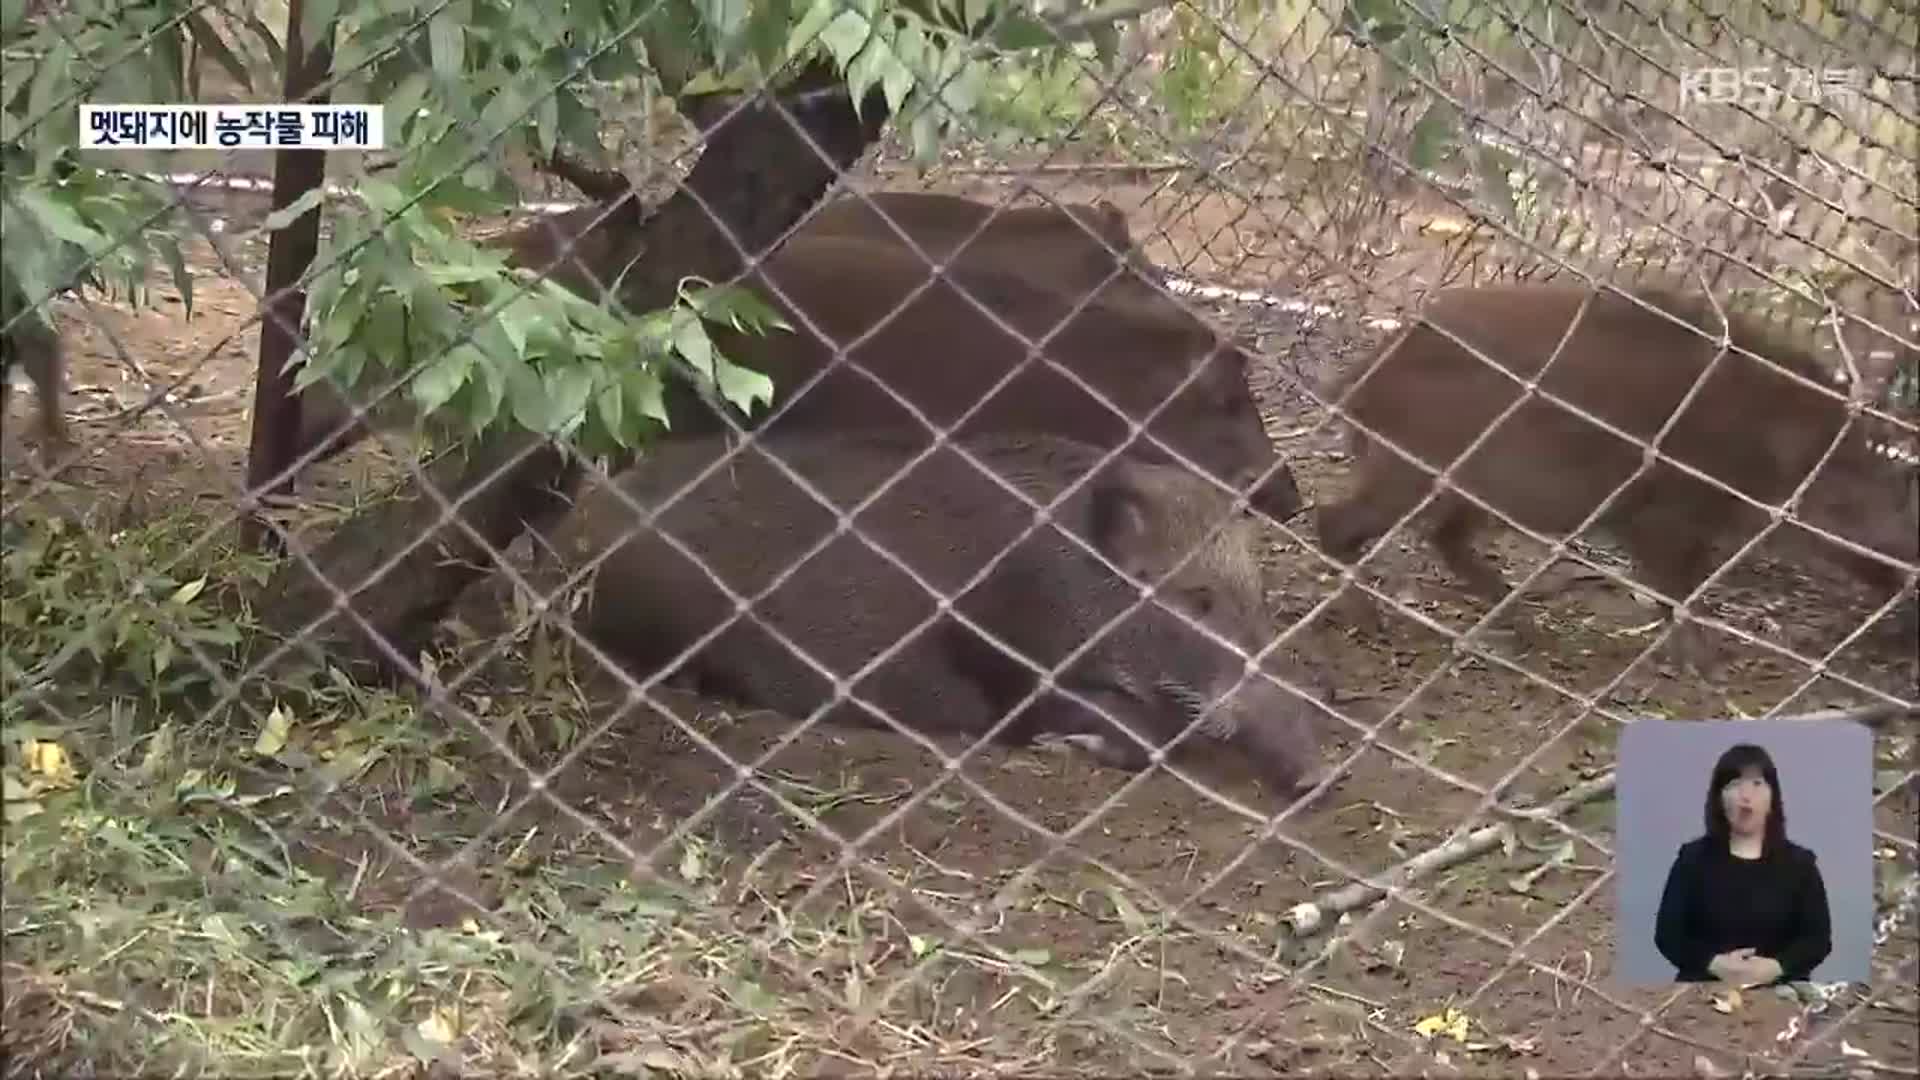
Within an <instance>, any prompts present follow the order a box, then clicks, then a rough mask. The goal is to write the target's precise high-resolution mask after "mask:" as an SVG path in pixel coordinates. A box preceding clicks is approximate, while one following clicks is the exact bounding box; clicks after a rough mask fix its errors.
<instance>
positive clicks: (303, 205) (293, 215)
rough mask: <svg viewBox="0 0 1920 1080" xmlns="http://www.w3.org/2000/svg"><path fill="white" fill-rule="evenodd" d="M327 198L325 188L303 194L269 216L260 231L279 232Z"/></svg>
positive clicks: (262, 223) (314, 189)
mask: <svg viewBox="0 0 1920 1080" xmlns="http://www.w3.org/2000/svg"><path fill="white" fill-rule="evenodd" d="M326 197H327V189H326V188H325V187H317V188H313V189H312V190H310V191H306V192H302V193H301V195H300V197H299V198H297V199H295V200H293V201H292V202H290V203H288V204H287V205H285V206H283V207H281V208H280V209H278V210H275V211H274V212H273V213H271V214H268V215H267V219H266V220H265V221H263V222H261V223H260V231H261V232H263V233H274V232H279V231H280V230H281V229H284V228H286V227H287V226H289V225H291V224H293V223H294V221H295V220H296V219H298V218H299V217H300V216H301V215H303V214H305V213H306V212H307V211H309V210H312V209H313V208H314V207H316V206H319V205H320V203H321V201H322V200H324V199H325V198H326Z"/></svg>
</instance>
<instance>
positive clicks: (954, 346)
mask: <svg viewBox="0 0 1920 1080" xmlns="http://www.w3.org/2000/svg"><path fill="white" fill-rule="evenodd" d="M575 213H578V211H575ZM536 224H537V223H536ZM532 228H534V227H531V226H530V227H529V230H531V229H532ZM529 230H521V232H520V233H516V234H515V235H520V236H522V240H520V241H518V242H517V246H516V247H515V251H516V256H515V259H516V261H517V262H519V263H520V264H521V265H529V266H540V265H547V264H550V263H553V262H554V257H553V256H552V255H550V254H548V255H542V254H539V253H537V252H534V251H533V248H534V247H536V246H537V245H538V243H541V242H548V243H550V242H552V239H551V236H552V235H553V234H547V233H542V232H533V231H529ZM556 233H558V230H556ZM930 280H931V282H932V284H931V285H930V286H929V287H927V288H926V289H925V291H923V292H919V293H918V295H916V290H918V289H920V287H921V286H922V285H926V284H927V283H928V282H929V281H930ZM569 284H570V285H572V284H574V283H573V282H572V281H571V279H570V280H569ZM748 284H750V285H751V286H753V287H754V288H755V289H756V290H757V291H759V292H760V294H761V295H762V296H764V297H766V298H767V299H768V300H769V301H770V302H772V303H773V304H774V306H775V307H776V308H778V309H779V310H780V311H781V313H782V314H783V315H784V316H785V317H786V318H787V320H788V321H789V322H790V323H792V324H793V326H794V331H795V332H794V333H791V334H782V333H774V334H770V335H767V336H760V335H754V334H742V333H734V332H730V331H725V330H718V331H716V333H715V339H716V341H717V343H718V344H719V346H720V347H721V349H722V350H723V351H724V352H725V353H726V354H727V355H728V356H729V357H730V358H731V359H733V360H734V361H735V362H737V363H740V364H743V365H745V366H746V367H748V368H751V369H753V370H755V371H759V372H761V373H763V374H765V375H767V376H768V377H769V378H770V379H772V381H773V384H774V387H775V393H774V406H773V414H772V415H777V417H778V418H777V419H776V420H775V421H774V423H775V424H777V425H779V428H780V430H792V429H795V428H825V429H829V430H851V429H860V428H887V429H901V428H905V429H908V430H912V431H914V432H916V433H925V434H926V435H927V437H928V438H929V439H931V437H932V436H931V433H930V432H928V431H927V429H926V427H925V426H924V425H923V424H921V423H920V422H919V421H918V420H916V419H915V418H914V417H913V415H912V413H910V412H908V411H907V410H905V409H904V408H902V407H901V406H900V405H899V404H898V403H897V402H895V401H894V400H893V399H892V398H891V397H890V396H889V395H888V394H887V393H886V392H885V391H883V390H881V389H880V388H879V387H878V386H876V385H875V384H874V382H873V381H872V380H870V379H867V378H865V377H864V376H862V375H860V374H859V373H857V372H856V371H854V370H852V369H850V368H847V367H846V366H844V365H842V366H840V367H838V368H836V369H835V370H833V371H831V372H828V373H827V374H826V375H825V377H823V378H820V379H818V380H817V382H810V380H813V379H814V377H815V376H816V375H819V374H820V373H821V372H822V371H823V370H824V369H826V367H827V365H828V364H829V363H830V362H831V361H832V359H833V355H834V348H833V346H834V345H836V344H837V345H848V344H853V345H854V348H853V349H852V350H851V354H850V355H851V358H852V359H853V360H855V361H856V362H858V363H860V364H861V365H863V366H865V367H867V368H868V370H870V371H871V372H872V373H873V374H874V376H876V377H877V378H879V379H880V380H882V381H883V382H884V383H885V384H886V385H887V386H888V387H890V388H891V389H893V390H894V391H896V392H898V393H899V394H901V395H902V396H904V397H905V398H906V399H907V400H909V401H911V402H913V403H914V405H915V406H916V407H917V408H919V409H921V410H922V411H923V412H924V413H925V414H926V415H927V418H928V419H929V420H931V421H933V422H934V423H937V424H940V425H941V426H943V427H944V426H947V425H949V424H951V423H953V422H954V421H955V420H957V419H958V418H959V416H960V414H961V413H962V412H964V411H966V409H968V408H969V407H971V406H972V405H974V404H975V403H977V402H979V401H980V400H981V399H982V398H983V397H985V396H986V395H987V393H988V391H989V390H991V389H992V387H993V386H994V384H995V383H996V381H997V380H999V379H1001V378H1003V377H1004V376H1006V374H1007V373H1008V372H1010V371H1012V370H1013V368H1014V367H1015V366H1017V365H1019V364H1021V363H1022V362H1023V361H1025V360H1026V359H1027V357H1028V349H1027V347H1026V345H1025V344H1023V343H1022V341H1021V340H1020V338H1019V337H1017V336H1015V335H1014V334H1012V333H1009V332H1008V331H1007V330H1006V329H1003V328H1002V327H1001V326H1000V325H999V324H998V323H997V322H996V319H998V320H1001V321H1004V322H1005V323H1007V324H1008V325H1010V326H1011V327H1013V329H1014V330H1016V331H1018V332H1019V333H1020V334H1022V335H1025V336H1027V337H1029V338H1032V339H1035V340H1038V339H1040V338H1042V337H1045V336H1046V335H1049V334H1052V335H1053V336H1052V337H1051V339H1050V340H1048V341H1047V343H1046V352H1047V355H1049V356H1050V357H1052V358H1054V359H1055V360H1056V361H1057V362H1059V363H1060V364H1061V365H1062V366H1064V367H1065V368H1067V369H1068V370H1071V371H1073V372H1074V373H1075V374H1076V375H1078V376H1079V377H1080V378H1082V379H1084V380H1085V381H1086V382H1087V383H1088V384H1089V385H1091V386H1093V387H1094V388H1096V389H1097V390H1099V391H1100V392H1101V393H1102V394H1103V395H1105V396H1107V397H1108V398H1109V399H1110V400H1112V401H1113V402H1114V403H1115V404H1116V405H1118V406H1120V408H1121V409H1123V410H1124V411H1125V413H1126V414H1127V415H1128V416H1131V417H1134V418H1136V419H1140V418H1144V417H1145V416H1146V415H1147V414H1148V413H1149V411H1151V410H1152V409H1154V408H1155V407H1156V406H1159V405H1160V404H1161V403H1162V402H1165V401H1167V400H1168V398H1169V397H1173V400H1172V401H1171V403H1170V404H1168V405H1167V407H1166V408H1165V409H1163V410H1161V412H1160V413H1159V414H1158V415H1157V416H1156V417H1155V418H1154V420H1153V422H1152V423H1151V424H1149V425H1148V430H1149V431H1151V432H1152V433H1153V434H1154V435H1155V436H1156V437H1159V438H1161V439H1164V440H1165V441H1166V442H1167V444H1168V445H1169V446H1171V447H1172V448H1174V449H1175V450H1176V451H1177V452H1179V453H1180V454H1182V455H1184V456H1185V457H1187V458H1188V459H1189V460H1190V461H1192V462H1194V463H1195V464H1197V465H1199V466H1201V467H1202V468H1204V469H1205V470H1207V471H1208V472H1209V473H1210V474H1212V475H1213V476H1214V477H1216V478H1218V479H1219V480H1221V481H1222V482H1223V483H1227V484H1230V485H1232V486H1234V487H1235V488H1236V489H1239V490H1243V491H1247V490H1248V489H1251V490H1250V491H1249V494H1248V502H1249V504H1250V505H1251V506H1252V507H1253V508H1254V509H1255V510H1257V511H1259V512H1261V513H1263V514H1266V515H1268V516H1270V517H1272V518H1274V519H1275V520H1280V521H1285V520H1287V519H1289V518H1291V517H1293V516H1294V515H1295V514H1297V513H1298V512H1299V511H1300V509H1301V508H1302V506H1303V500H1302V497H1301V495H1300V490H1299V487H1298V485H1297V484H1296V482H1295V480H1294V477H1293V474H1292V472H1291V471H1290V470H1289V469H1288V468H1287V466H1286V465H1285V464H1284V462H1282V461H1281V460H1280V459H1279V457H1278V455H1277V454H1276V453H1275V451H1274V447H1273V443H1272V441H1271V440H1270V439H1268V437H1267V434H1266V430H1265V428H1264V427H1263V426H1262V424H1261V421H1260V413H1259V408H1258V406H1257V405H1256V403H1255V401H1254V398H1253V392H1252V390H1251V389H1250V388H1249V386H1248V383H1247V377H1246V368H1247V364H1248V357H1247V354H1246V352H1245V351H1244V350H1243V349H1241V348H1240V347H1239V346H1238V345H1237V344H1235V343H1233V342H1231V341H1228V340H1223V339H1221V338H1219V337H1217V336H1216V335H1215V334H1214V332H1213V331H1212V330H1211V329H1210V328H1208V327H1207V326H1206V324H1204V323H1201V322H1199V321H1198V320H1195V319H1192V318H1191V317H1190V316H1189V317H1187V318H1185V319H1184V320H1178V319H1167V318H1163V317H1160V316H1158V315H1156V314H1154V313H1153V312H1151V311H1148V310H1144V309H1140V308H1137V307H1134V306H1131V305H1126V306H1121V305H1098V306H1089V307H1086V308H1082V309H1079V310H1078V311H1076V310H1075V308H1074V306H1073V305H1072V304H1071V303H1070V302H1068V301H1066V300H1064V299H1063V298H1061V297H1059V296H1057V295H1054V294H1050V293H1047V292H1044V291H1041V290H1036V289H1034V288H1032V287H1031V286H1030V285H1029V284H1027V283H1026V282H1025V281H1024V280H1022V279H1020V278H1018V277H1016V276H1013V275H1010V274H1008V273H1005V272H1001V271H996V270H993V269H991V268H987V267H968V268H950V269H949V270H948V271H946V272H945V273H944V274H942V275H939V276H938V277H937V278H936V277H935V275H934V272H933V270H932V268H930V267H929V266H928V265H927V264H926V262H925V261H924V260H922V259H920V258H919V257H918V256H916V255H914V254H913V253H912V252H910V251H907V250H906V249H904V248H899V247H893V248H888V247H880V246H875V245H873V244H871V243H868V242H866V241H864V240H860V239H853V238H846V237H814V238H811V239H801V238H793V239H790V240H789V241H788V242H787V243H786V244H785V245H783V246H782V248H781V250H780V251H779V252H778V253H777V254H776V255H774V256H773V257H772V258H770V259H768V260H766V261H765V262H764V263H762V264H761V266H760V269H759V272H758V273H757V274H755V275H753V276H752V277H750V278H749V279H748ZM962 290H964V295H963V292H962ZM968 297H972V301H970V300H969V299H968ZM982 306H984V307H985V308H986V309H988V310H990V311H991V312H992V313H993V314H992V316H989V315H987V314H985V313H983V311H982ZM802 313H804V317H803V316H802ZM809 324H811V325H812V326H814V327H818V328H819V330H820V331H821V333H823V334H825V335H826V338H827V341H822V340H821V339H820V338H819V337H818V336H816V335H815V334H814V333H813V332H812V330H810V329H809ZM1056 330H1058V333H1057V334H1056V333H1055V331H1056ZM869 331H872V333H871V336H868V335H869ZM856 343H857V344H856ZM1196 367H1200V369H1201V370H1200V373H1199V374H1198V375H1197V376H1195V377H1194V379H1193V380H1192V381H1191V382H1190V383H1189V384H1188V385H1187V386H1186V388H1185V389H1184V390H1183V391H1181V393H1180V394H1179V395H1178V396H1177V397H1175V396H1173V392H1174V390H1175V388H1176V387H1178V386H1179V385H1180V383H1181V381H1182V380H1183V379H1184V378H1186V376H1187V375H1188V373H1189V372H1191V371H1193V370H1194V369H1195V368H1196ZM789 399H792V400H791V403H790V404H789ZM304 406H305V407H304V410H303V412H304V416H303V425H302V426H303V428H304V433H303V436H302V443H301V445H302V447H303V448H305V447H311V446H316V445H321V444H323V443H326V442H327V441H328V435H329V433H331V432H333V431H334V430H336V429H339V428H340V427H341V425H342V423H343V420H344V417H345V413H346V404H345V402H344V400H343V399H342V398H341V396H340V395H339V394H338V393H337V392H335V391H334V390H333V389H332V387H331V386H329V385H327V384H324V383H316V384H314V386H313V387H312V388H311V389H310V390H309V392H308V394H307V400H306V401H305V402H304ZM667 409H668V415H669V416H670V417H671V418H672V427H671V429H670V431H669V432H668V434H669V435H670V436H685V435H699V434H706V433H711V432H713V431H716V430H719V429H720V427H721V426H722V424H723V421H722V420H721V418H720V417H719V416H718V415H716V414H715V413H713V412H712V411H711V410H710V409H709V408H708V407H707V406H706V405H705V403H704V402H702V401H701V400H700V399H699V398H698V397H696V396H695V395H693V394H692V393H691V392H690V390H689V389H688V388H687V387H686V386H685V385H684V384H683V383H681V382H680V381H679V380H669V384H668V397H667ZM769 415H770V414H769V413H768V412H767V411H766V410H759V411H757V412H756V413H755V415H754V416H752V417H746V418H740V419H742V420H743V422H745V423H746V424H747V425H749V426H754V425H758V424H760V423H761V422H763V421H764V420H765V419H766V418H767V416H769ZM376 422H377V421H376ZM961 430H962V432H963V433H964V432H978V431H1035V432H1042V433H1052V434H1057V435H1062V436H1067V437H1070V438H1075V439H1079V440H1081V441H1085V442H1091V443H1095V444H1098V445H1101V446H1107V447H1113V446H1119V445H1121V444H1122V443H1123V442H1125V440H1126V439H1127V435H1128V428H1127V422H1126V419H1125V418H1124V417H1123V416H1122V415H1121V414H1118V413H1115V412H1114V411H1113V410H1112V409H1109V408H1108V407H1107V406H1105V405H1103V404H1102V403H1101V402H1100V401H1099V400H1097V399H1096V398H1094V397H1092V396H1090V395H1089V394H1088V393H1087V392H1086V391H1085V390H1082V389H1081V388H1080V387H1078V386H1076V385H1075V384H1074V383H1073V382H1072V381H1071V380H1069V379H1067V378H1066V377H1065V376H1062V375H1061V374H1059V373H1058V372H1056V371H1054V370H1052V369H1050V368H1048V367H1046V366H1045V365H1043V364H1040V363H1038V362H1035V363H1032V364H1028V365H1027V367H1026V368H1025V370H1023V371H1022V372H1021V373H1020V374H1019V375H1017V376H1016V377H1015V379H1014V380H1013V381H1012V382H1011V383H1009V384H1008V385H1007V386H1006V387H1005V388H1004V389H1002V390H1001V391H1000V392H999V393H997V394H995V395H994V396H993V399H992V400H991V401H990V402H989V403H988V404H987V405H986V407H984V408H983V409H982V410H981V411H980V412H979V413H977V414H975V415H974V416H973V417H972V418H971V419H970V420H969V422H968V423H967V424H966V425H965V426H964V427H963V428H962V429H961ZM361 434H362V431H361V429H359V428H357V427H356V428H352V429H348V430H347V431H346V433H345V434H343V435H342V436H341V437H340V438H337V439H335V440H333V441H332V443H331V445H329V446H327V447H326V449H325V451H324V452H323V454H322V455H321V458H322V460H324V458H325V457H330V456H332V455H333V454H335V453H338V452H339V451H340V450H342V449H344V448H345V447H346V446H348V445H350V444H351V441H352V440H353V439H356V438H358V437H360V435H361ZM1129 452H1132V453H1137V454H1139V455H1141V456H1143V457H1145V458H1147V459H1149V460H1160V461H1165V460H1166V455H1165V454H1164V453H1162V452H1161V451H1160V450H1158V448H1156V447H1154V446H1153V445H1152V444H1151V443H1148V442H1147V441H1145V440H1144V439H1142V440H1136V441H1135V442H1133V443H1132V444H1131V447H1130V451H1129ZM1263 477H1264V479H1262V478H1263Z"/></svg>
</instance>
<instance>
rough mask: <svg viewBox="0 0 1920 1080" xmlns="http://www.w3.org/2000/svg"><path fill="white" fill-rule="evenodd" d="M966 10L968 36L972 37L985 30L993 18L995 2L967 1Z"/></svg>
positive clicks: (986, 0) (989, 0)
mask: <svg viewBox="0 0 1920 1080" xmlns="http://www.w3.org/2000/svg"><path fill="white" fill-rule="evenodd" d="M964 10H965V12H966V14H965V16H964V18H965V19H966V30H967V36H969V37H972V36H973V35H975V34H978V33H979V32H980V31H981V30H983V29H985V24H986V22H987V20H988V19H991V18H992V17H993V0H966V3H965V6H964Z"/></svg>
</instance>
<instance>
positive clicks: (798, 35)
mask: <svg viewBox="0 0 1920 1080" xmlns="http://www.w3.org/2000/svg"><path fill="white" fill-rule="evenodd" d="M839 11H840V7H839V5H838V4H837V3H835V0H813V6H811V7H809V8H807V13H806V14H805V15H802V16H800V22H799V23H798V24H797V25H796V26H794V28H793V33H792V34H790V35H788V37H787V46H786V55H787V57H789V58H792V57H795V56H799V55H800V54H801V53H802V52H804V51H805V50H806V48H807V46H809V45H812V44H813V42H814V39H815V38H817V37H819V36H820V31H822V30H824V29H826V26H827V24H828V23H830V22H832V21H833V17H834V15H836V14H837V13H838V12H839Z"/></svg>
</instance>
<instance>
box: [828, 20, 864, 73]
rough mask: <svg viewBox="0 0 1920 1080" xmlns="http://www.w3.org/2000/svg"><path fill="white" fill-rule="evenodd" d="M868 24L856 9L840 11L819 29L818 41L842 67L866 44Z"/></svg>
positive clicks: (858, 53) (851, 60) (850, 61)
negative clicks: (825, 25)
mask: <svg viewBox="0 0 1920 1080" xmlns="http://www.w3.org/2000/svg"><path fill="white" fill-rule="evenodd" d="M868 28H869V24H868V22H867V18H866V16H864V15H862V14H860V13H859V12H857V11H845V10H843V11H841V12H840V14H839V15H837V16H835V17H834V20H833V21H832V22H830V23H828V24H827V28H826V29H825V30H822V31H820V43H821V44H823V45H825V46H826V47H827V51H828V52H829V53H831V54H832V55H833V59H834V61H835V62H836V63H838V64H839V65H840V67H841V68H842V69H844V68H845V67H846V66H847V65H848V64H850V63H852V62H853V58H854V57H856V56H859V55H860V50H861V49H863V48H865V47H866V45H867V38H868V37H869V33H868Z"/></svg>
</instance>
